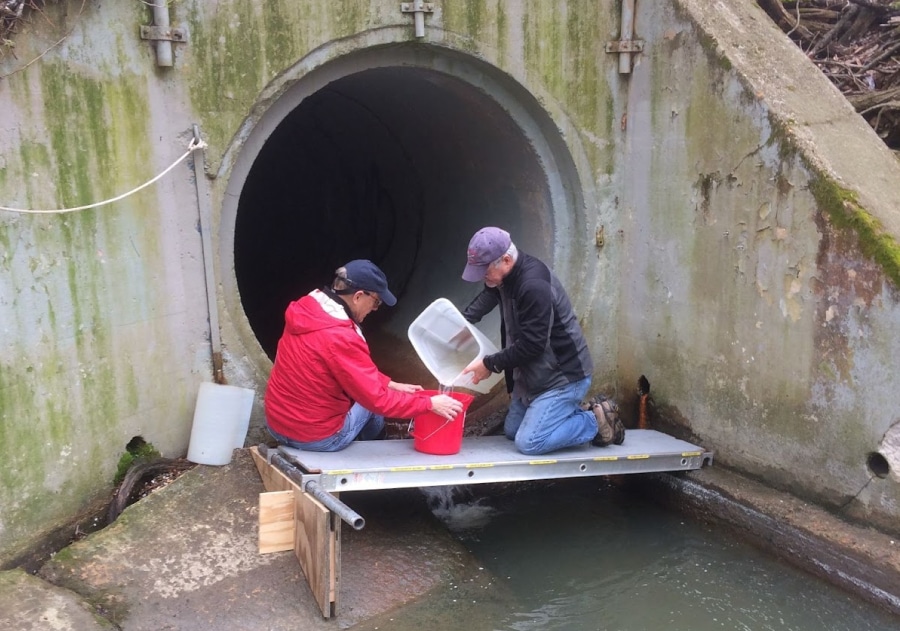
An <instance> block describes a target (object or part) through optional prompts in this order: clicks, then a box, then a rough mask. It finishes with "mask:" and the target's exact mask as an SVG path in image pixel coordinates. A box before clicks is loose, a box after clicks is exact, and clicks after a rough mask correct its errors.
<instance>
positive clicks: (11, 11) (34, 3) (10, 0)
mask: <svg viewBox="0 0 900 631" xmlns="http://www.w3.org/2000/svg"><path fill="white" fill-rule="evenodd" d="M58 1H59V0H0V61H4V60H6V59H7V58H9V57H12V58H13V59H16V60H19V61H20V62H22V63H20V64H18V65H17V67H16V68H14V69H13V70H11V71H9V72H6V73H4V74H0V79H5V78H6V77H8V76H9V75H11V74H13V73H16V72H19V71H20V70H24V69H25V68H27V67H28V66H30V65H31V64H33V63H34V62H35V61H37V60H38V59H40V58H41V57H43V56H44V55H45V54H46V53H47V52H48V51H49V50H51V49H53V48H56V46H58V45H59V44H61V43H62V42H63V41H64V40H65V39H66V37H68V36H69V33H70V32H71V31H65V32H64V34H63V35H62V36H61V37H60V39H59V40H58V41H56V42H55V43H54V44H53V45H52V46H50V47H49V48H48V49H47V50H45V51H43V52H42V53H41V54H40V55H37V56H36V57H34V58H33V59H24V60H23V59H19V57H18V55H16V43H15V36H16V34H17V33H18V32H19V30H20V29H21V27H22V26H23V25H25V24H32V23H34V22H35V21H38V20H43V21H44V22H45V23H49V24H53V22H52V21H51V20H50V18H48V17H47V15H46V13H45V12H44V7H45V6H47V5H48V4H51V3H55V2H58ZM85 2H86V0H82V2H81V6H80V8H79V10H78V14H79V15H81V12H82V11H84V5H85ZM56 26H57V28H58V29H59V30H60V31H64V28H63V26H62V25H56Z"/></svg>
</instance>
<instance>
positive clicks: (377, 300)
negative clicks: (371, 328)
mask: <svg viewBox="0 0 900 631" xmlns="http://www.w3.org/2000/svg"><path fill="white" fill-rule="evenodd" d="M363 293H364V294H365V295H367V296H368V297H369V298H371V299H372V300H374V301H375V308H376V309H377V308H378V307H380V306H381V304H382V302H383V301H382V300H381V298H379V297H378V294H373V293H372V292H371V291H366V290H365V289H363Z"/></svg>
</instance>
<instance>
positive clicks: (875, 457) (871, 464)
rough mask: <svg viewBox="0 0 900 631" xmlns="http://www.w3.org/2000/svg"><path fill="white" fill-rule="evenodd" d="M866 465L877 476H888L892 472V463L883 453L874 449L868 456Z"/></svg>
mask: <svg viewBox="0 0 900 631" xmlns="http://www.w3.org/2000/svg"><path fill="white" fill-rule="evenodd" d="M866 466H867V467H868V468H869V472H870V473H871V474H872V475H874V476H875V477H876V478H882V479H884V478H886V477H888V476H889V475H890V474H891V465H890V463H889V462H888V461H887V458H885V457H884V456H883V455H881V454H880V453H879V452H877V451H873V452H872V453H870V454H869V456H868V458H866Z"/></svg>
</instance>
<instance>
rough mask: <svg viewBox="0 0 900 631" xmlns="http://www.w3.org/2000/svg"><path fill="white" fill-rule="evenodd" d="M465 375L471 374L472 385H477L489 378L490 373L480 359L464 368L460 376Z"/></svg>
mask: <svg viewBox="0 0 900 631" xmlns="http://www.w3.org/2000/svg"><path fill="white" fill-rule="evenodd" d="M466 373H472V383H478V382H479V381H481V380H482V379H487V378H488V377H490V376H491V371H490V370H488V369H487V366H485V365H484V360H482V359H476V360H474V361H472V363H471V364H469V365H468V366H466V367H465V368H464V369H463V371H462V374H464V375H465V374H466Z"/></svg>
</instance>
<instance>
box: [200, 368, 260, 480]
mask: <svg viewBox="0 0 900 631" xmlns="http://www.w3.org/2000/svg"><path fill="white" fill-rule="evenodd" d="M255 395H256V392H255V391H253V390H250V389H248V388H239V387H237V386H226V385H222V384H218V383H201V384H200V391H199V393H198V394H197V405H196V406H195V407H194V424H193V426H192V427H191V442H190V445H189V447H188V454H187V459H188V460H190V461H191V462H196V463H197V464H210V465H225V464H228V463H229V462H231V455H232V452H233V451H234V450H235V449H240V448H241V447H243V446H244V440H245V439H246V438H247V430H248V429H249V427H250V411H251V409H252V408H253V398H254V396H255Z"/></svg>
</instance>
